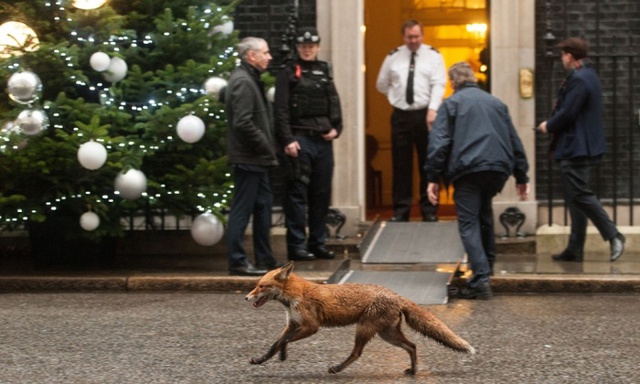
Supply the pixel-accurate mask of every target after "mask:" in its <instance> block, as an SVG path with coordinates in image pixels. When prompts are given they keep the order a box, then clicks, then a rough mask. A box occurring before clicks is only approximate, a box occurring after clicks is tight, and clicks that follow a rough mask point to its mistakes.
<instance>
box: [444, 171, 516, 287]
mask: <svg viewBox="0 0 640 384" xmlns="http://www.w3.org/2000/svg"><path fill="white" fill-rule="evenodd" d="M508 177H509V176H508V175H506V174H504V173H500V172H491V171H487V172H477V173H471V174H468V175H466V176H462V177H460V178H459V179H457V180H456V181H454V183H453V186H454V192H453V198H454V200H455V204H456V211H457V215H458V231H459V232H460V239H461V240H462V244H463V246H464V250H465V252H466V253H467V256H468V258H469V264H470V265H471V270H472V271H473V276H472V277H471V279H470V280H469V281H468V282H467V284H468V285H469V286H470V287H472V288H475V287H477V286H478V285H480V284H482V283H487V282H489V279H490V276H491V271H492V269H493V264H494V263H495V260H496V244H495V236H494V230H493V208H492V206H491V200H492V199H493V197H494V196H495V195H496V194H497V193H498V192H500V191H501V190H502V188H503V187H504V184H505V182H506V181H507V179H508Z"/></svg>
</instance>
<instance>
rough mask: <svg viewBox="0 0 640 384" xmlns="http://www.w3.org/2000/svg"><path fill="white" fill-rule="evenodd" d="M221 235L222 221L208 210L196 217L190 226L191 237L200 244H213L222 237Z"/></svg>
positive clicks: (222, 229) (222, 230)
mask: <svg viewBox="0 0 640 384" xmlns="http://www.w3.org/2000/svg"><path fill="white" fill-rule="evenodd" d="M223 235H224V226H223V225H222V222H221V221H220V220H219V219H218V218H217V217H216V216H215V215H214V214H212V213H209V212H207V213H203V214H201V215H200V216H198V217H196V218H195V220H194V221H193V225H192V226H191V237H193V240H195V241H196V243H198V244H200V245H204V246H210V245H214V244H216V243H217V242H219V241H220V239H222V236H223Z"/></svg>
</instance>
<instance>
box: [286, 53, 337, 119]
mask: <svg viewBox="0 0 640 384" xmlns="http://www.w3.org/2000/svg"><path fill="white" fill-rule="evenodd" d="M328 69H329V67H328V65H327V64H326V63H323V62H317V63H314V64H313V65H311V66H308V68H302V67H301V66H300V65H298V64H296V65H295V66H294V67H293V71H294V76H295V78H296V79H297V82H296V83H295V85H294V86H293V88H292V90H291V99H290V105H289V111H290V112H291V117H292V118H293V119H302V118H305V117H317V116H327V117H328V116H329V107H330V102H329V88H330V86H331V77H330V74H329V73H328V72H329V71H328Z"/></svg>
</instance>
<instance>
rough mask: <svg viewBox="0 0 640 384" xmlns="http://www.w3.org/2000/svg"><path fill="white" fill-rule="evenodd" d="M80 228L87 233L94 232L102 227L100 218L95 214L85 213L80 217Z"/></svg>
mask: <svg viewBox="0 0 640 384" xmlns="http://www.w3.org/2000/svg"><path fill="white" fill-rule="evenodd" d="M80 226H81V227H82V229H84V230H85V231H93V230H95V229H96V228H98V227H99V226H100V216H98V215H97V214H95V213H94V212H85V213H83V214H82V216H80Z"/></svg>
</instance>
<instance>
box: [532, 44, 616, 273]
mask: <svg viewBox="0 0 640 384" xmlns="http://www.w3.org/2000/svg"><path fill="white" fill-rule="evenodd" d="M558 47H559V48H560V49H561V51H562V65H563V66H564V68H565V69H566V70H567V72H568V74H567V77H566V79H565V81H564V82H563V84H562V86H561V87H560V91H559V93H558V99H557V101H556V106H555V108H554V111H553V115H552V116H551V118H550V119H549V120H547V121H544V122H542V123H541V124H540V125H539V126H538V127H537V130H538V131H539V132H541V133H550V134H552V135H553V139H552V141H551V150H552V151H553V155H554V158H555V160H556V161H557V162H558V164H559V165H560V171H561V172H562V176H563V177H562V181H563V184H564V198H565V201H566V202H567V204H568V205H569V215H570V217H571V234H570V235H569V244H568V245H567V247H566V249H565V250H564V251H562V252H561V253H559V254H557V255H552V258H553V260H556V261H579V262H580V261H582V259H583V252H584V243H585V240H586V236H587V219H590V220H591V222H592V223H593V225H595V226H596V228H598V231H599V232H600V235H601V236H602V238H603V239H604V240H605V241H609V243H610V251H611V252H610V259H611V261H616V260H617V259H618V258H619V257H620V256H622V253H623V251H624V243H625V238H624V236H623V235H622V234H621V233H620V232H618V229H617V228H616V226H615V224H614V223H613V222H612V221H611V219H609V215H608V214H607V212H606V211H605V210H604V208H603V207H602V204H601V203H600V201H599V200H598V198H597V197H596V195H595V193H593V191H592V190H591V188H590V187H589V178H590V176H591V168H592V167H593V166H594V165H597V164H598V163H599V162H600V161H601V160H602V156H603V155H604V152H605V149H606V142H605V137H604V118H603V106H602V89H601V86H600V80H599V79H598V75H597V74H596V71H595V69H594V68H593V66H592V65H591V63H590V61H589V60H588V58H587V54H588V48H589V47H588V44H587V42H586V41H585V40H584V39H581V38H577V37H572V38H569V39H566V40H564V41H562V42H560V43H559V44H558Z"/></svg>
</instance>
